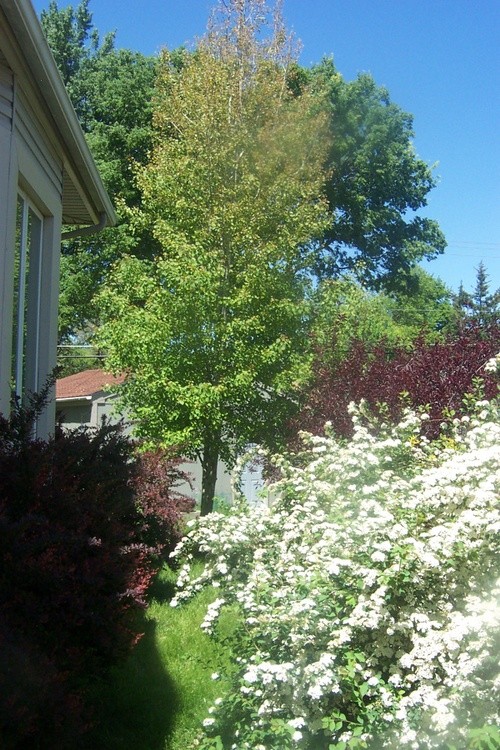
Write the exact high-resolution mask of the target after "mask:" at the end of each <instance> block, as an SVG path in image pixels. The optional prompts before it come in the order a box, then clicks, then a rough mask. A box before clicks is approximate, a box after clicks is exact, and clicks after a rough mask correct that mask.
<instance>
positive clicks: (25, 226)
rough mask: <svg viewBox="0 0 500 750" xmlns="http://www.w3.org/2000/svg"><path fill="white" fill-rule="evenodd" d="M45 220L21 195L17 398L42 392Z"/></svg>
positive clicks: (14, 356) (16, 309)
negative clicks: (42, 288) (40, 353)
mask: <svg viewBox="0 0 500 750" xmlns="http://www.w3.org/2000/svg"><path fill="white" fill-rule="evenodd" d="M42 229H43V217H42V216H41V215H40V214H39V213H38V211H37V210H36V209H35V208H34V206H33V205H32V204H31V203H30V201H29V200H28V199H27V198H26V197H25V196H24V195H23V194H21V193H20V194H19V195H18V199H17V213H16V246H15V257H14V310H13V313H14V315H13V337H12V384H13V389H14V392H15V394H16V396H17V397H19V398H21V399H22V398H23V396H24V395H25V394H27V393H34V392H35V391H37V390H38V388H39V385H40V384H39V377H38V366H39V364H38V363H39V346H40V298H41V281H42Z"/></svg>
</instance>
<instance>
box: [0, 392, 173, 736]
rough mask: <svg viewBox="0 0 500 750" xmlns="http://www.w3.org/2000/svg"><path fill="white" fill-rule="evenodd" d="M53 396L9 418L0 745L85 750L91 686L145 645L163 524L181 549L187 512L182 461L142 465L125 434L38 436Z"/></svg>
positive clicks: (108, 429)
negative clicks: (81, 743) (140, 642)
mask: <svg viewBox="0 0 500 750" xmlns="http://www.w3.org/2000/svg"><path fill="white" fill-rule="evenodd" d="M44 397H45V394H41V396H40V397H34V398H33V399H32V402H31V404H30V405H29V406H28V407H27V408H16V409H15V410H14V411H13V413H12V415H11V417H10V418H8V419H7V418H4V417H2V416H1V415H0V746H1V747H2V748H4V747H5V748H21V747H23V748H24V747H26V748H28V747H37V748H54V747H58V748H63V747H66V746H67V747H76V746H77V744H75V743H77V740H78V737H81V736H83V735H84V734H85V731H86V729H87V728H88V725H89V722H90V714H89V711H88V707H87V706H86V703H85V689H84V686H85V684H88V683H89V682H90V681H92V680H93V679H95V678H96V677H97V676H98V675H100V674H102V673H103V672H104V671H105V670H106V668H107V667H108V666H109V665H111V664H113V663H115V662H116V661H117V660H118V659H119V658H121V657H122V656H123V655H124V654H126V653H127V652H128V650H129V649H130V648H131V646H132V645H133V644H134V643H135V642H136V641H137V639H138V638H139V637H140V633H138V627H140V621H139V619H138V617H137V614H136V613H137V611H138V609H140V608H142V607H144V605H145V603H146V600H145V597H146V593H147V590H148V587H149V585H150V583H151V581H152V579H153V577H154V575H155V573H156V571H157V568H158V565H159V558H158V554H157V552H158V550H157V544H158V542H159V537H158V535H157V534H152V533H151V530H152V528H153V525H154V524H156V527H155V528H156V529H157V530H158V529H159V530H160V531H161V533H162V543H164V544H172V543H173V542H174V540H176V539H177V538H178V536H179V534H180V526H179V518H180V512H181V508H183V507H184V506H183V505H182V502H181V499H180V497H179V496H178V494H177V493H176V492H175V491H174V487H175V483H176V481H177V479H178V478H179V472H178V471H177V469H176V467H175V463H174V462H170V463H168V462H164V463H163V465H162V471H161V472H160V471H159V464H160V459H159V457H158V459H157V461H158V465H157V466H156V468H155V467H154V461H153V458H150V459H146V458H141V459H139V460H136V459H135V458H134V456H135V454H134V446H133V445H132V444H131V442H130V441H129V440H128V439H127V438H126V437H125V436H124V435H123V434H122V432H121V428H120V427H117V426H110V425H106V424H103V425H102V426H101V427H100V428H99V429H97V430H84V429H81V430H77V431H74V432H72V433H62V432H61V431H60V430H58V431H57V433H56V435H55V436H54V437H53V438H51V439H50V440H48V441H47V442H44V441H41V440H38V439H35V438H33V437H32V435H33V423H34V420H35V419H36V416H37V414H38V413H39V411H40V409H41V408H43V404H44ZM153 468H155V470H156V473H155V474H154V476H152V478H151V480H150V481H148V480H147V476H148V471H149V469H153ZM171 472H172V473H171ZM153 488H154V492H153ZM136 493H137V497H136ZM170 493H172V495H171V494H170ZM145 527H146V531H147V533H145ZM66 743H67V744H66Z"/></svg>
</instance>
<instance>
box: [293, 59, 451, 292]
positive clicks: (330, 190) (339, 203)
mask: <svg viewBox="0 0 500 750" xmlns="http://www.w3.org/2000/svg"><path fill="white" fill-rule="evenodd" d="M306 80H311V81H312V82H313V85H314V86H316V87H318V88H319V89H320V90H322V91H324V92H326V94H327V102H328V105H327V106H328V112H329V116H330V121H331V127H332V138H331V140H330V151H329V158H328V163H329V166H330V172H329V174H330V177H329V179H328V182H327V196H328V201H329V205H330V209H331V212H332V217H333V222H332V224H331V225H330V227H329V228H328V230H327V231H326V233H325V237H324V245H323V252H322V254H321V255H320V256H319V257H318V262H317V269H316V270H317V272H318V273H319V274H320V275H325V274H326V275H329V276H332V275H333V276H334V277H338V276H339V275H341V274H342V273H345V271H351V272H353V273H355V275H356V277H357V278H358V280H359V281H360V282H361V283H362V284H363V285H364V286H366V287H368V288H372V289H386V290H395V289H401V288H402V287H403V288H404V287H405V286H407V285H408V283H409V282H411V275H410V272H411V270H412V268H414V266H415V264H416V263H417V262H418V261H420V260H422V259H423V258H428V259H431V258H433V257H436V255H437V254H439V253H442V252H443V251H444V248H445V246H446V242H445V239H444V236H443V234H442V232H441V230H440V229H439V227H438V225H437V223H436V222H435V221H433V220H431V219H425V218H421V217H418V216H416V215H415V212H416V211H417V210H418V209H419V208H421V207H423V206H425V205H426V196H427V194H428V193H429V191H430V190H431V188H432V187H433V186H434V179H433V177H432V171H431V168H430V167H429V166H428V165H427V164H426V163H425V162H424V161H422V160H421V159H419V158H418V157H417V155H416V154H415V150H414V148H413V145H412V138H413V136H414V132H413V121H412V117H411V115H409V114H407V113H406V112H403V110H401V108H400V107H398V106H397V105H396V104H394V103H393V102H391V100H390V97H389V93H388V92H387V90H386V89H384V88H382V87H380V86H377V85H376V83H375V81H374V80H373V78H372V77H371V76H370V75H367V74H362V75H359V76H358V77H357V78H356V79H355V80H354V81H350V82H347V81H344V79H343V78H342V76H341V75H340V74H339V73H338V72H337V70H336V69H335V66H334V63H333V60H332V59H325V60H323V62H322V63H321V64H319V65H317V66H315V67H313V68H312V69H311V71H309V72H307V73H306Z"/></svg>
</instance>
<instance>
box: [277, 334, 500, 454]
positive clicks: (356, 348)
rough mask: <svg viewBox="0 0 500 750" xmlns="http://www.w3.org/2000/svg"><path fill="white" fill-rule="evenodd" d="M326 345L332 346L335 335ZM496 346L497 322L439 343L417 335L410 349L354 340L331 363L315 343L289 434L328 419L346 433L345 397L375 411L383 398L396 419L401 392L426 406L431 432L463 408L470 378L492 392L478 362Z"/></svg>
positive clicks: (316, 428) (316, 429) (499, 340)
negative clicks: (310, 372)
mask: <svg viewBox="0 0 500 750" xmlns="http://www.w3.org/2000/svg"><path fill="white" fill-rule="evenodd" d="M331 347H335V341H332V343H331ZM499 350H500V327H498V326H491V327H490V328H488V329H485V328H478V327H469V328H466V329H465V330H463V331H461V332H460V333H459V334H458V335H456V336H455V337H450V338H449V339H447V340H446V341H444V342H442V343H435V344H427V343H426V342H425V341H424V340H423V339H420V340H418V341H416V342H415V344H414V346H413V348H412V349H411V350H407V349H403V348H396V349H394V348H392V349H389V348H387V347H385V346H384V345H383V344H381V345H379V346H378V347H376V348H375V349H370V348H368V347H367V346H365V345H364V344H363V342H361V341H356V342H354V343H353V345H352V347H351V349H350V351H349V353H348V354H347V356H346V357H345V358H344V359H343V360H342V361H341V362H340V363H339V364H338V365H335V366H330V365H328V364H326V365H325V364H324V362H329V361H332V358H331V357H329V356H328V354H329V352H328V351H327V352H324V351H323V350H321V349H318V350H317V352H316V364H315V367H314V372H315V376H314V381H313V383H312V386H311V388H310V390H309V391H308V393H307V394H306V396H305V400H304V405H303V407H302V409H301V411H300V413H299V414H298V416H297V417H296V418H295V419H294V421H293V423H292V424H291V425H290V435H292V436H293V435H294V434H296V433H297V431H298V430H306V431H308V432H312V433H315V434H322V433H323V430H324V425H325V422H327V421H330V422H331V423H332V427H333V430H334V432H335V433H336V434H337V435H339V436H342V437H350V436H351V435H352V422H351V418H350V416H349V414H348V405H349V403H350V402H351V401H354V402H356V403H359V402H360V401H361V399H365V400H366V401H367V402H368V404H369V405H370V407H371V408H372V410H374V411H375V412H377V410H378V408H379V405H380V404H381V403H384V404H386V405H387V410H388V414H389V416H390V417H391V418H392V419H397V418H398V417H399V416H400V415H401V411H402V408H403V401H402V398H401V394H402V393H406V394H407V400H408V401H409V403H410V404H411V405H412V406H414V407H419V406H428V407H429V416H430V419H429V421H428V422H427V423H426V426H425V429H426V434H427V436H428V437H430V438H434V437H436V436H437V435H438V433H439V429H440V424H441V422H442V421H443V419H444V418H446V414H447V413H449V412H450V411H451V410H454V412H455V413H456V414H457V415H460V414H461V413H463V409H464V404H463V398H464V395H465V394H466V393H470V392H471V391H472V390H473V389H474V380H475V378H477V377H481V378H482V379H483V383H484V394H485V397H486V398H492V397H494V396H495V395H496V393H497V384H496V379H495V378H494V377H493V376H491V375H488V374H486V373H485V372H484V370H483V367H484V364H485V363H486V362H487V361H488V360H489V359H490V358H491V357H493V356H495V355H496V354H497V353H498V351H499ZM291 442H292V443H293V438H292V440H291Z"/></svg>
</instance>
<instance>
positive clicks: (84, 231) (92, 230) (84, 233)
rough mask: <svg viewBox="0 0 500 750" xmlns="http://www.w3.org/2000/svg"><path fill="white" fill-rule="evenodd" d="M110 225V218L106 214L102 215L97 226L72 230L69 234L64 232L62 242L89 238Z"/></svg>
mask: <svg viewBox="0 0 500 750" xmlns="http://www.w3.org/2000/svg"><path fill="white" fill-rule="evenodd" d="M107 223H108V217H107V215H106V213H104V212H103V213H102V214H101V215H100V217H99V222H98V223H97V224H92V226H90V227H80V228H79V229H72V230H71V231H69V232H63V233H62V234H61V240H72V239H74V238H75V237H88V236H89V235H90V234H97V232H101V231H102V230H103V229H104V228H105V227H106V226H107Z"/></svg>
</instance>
